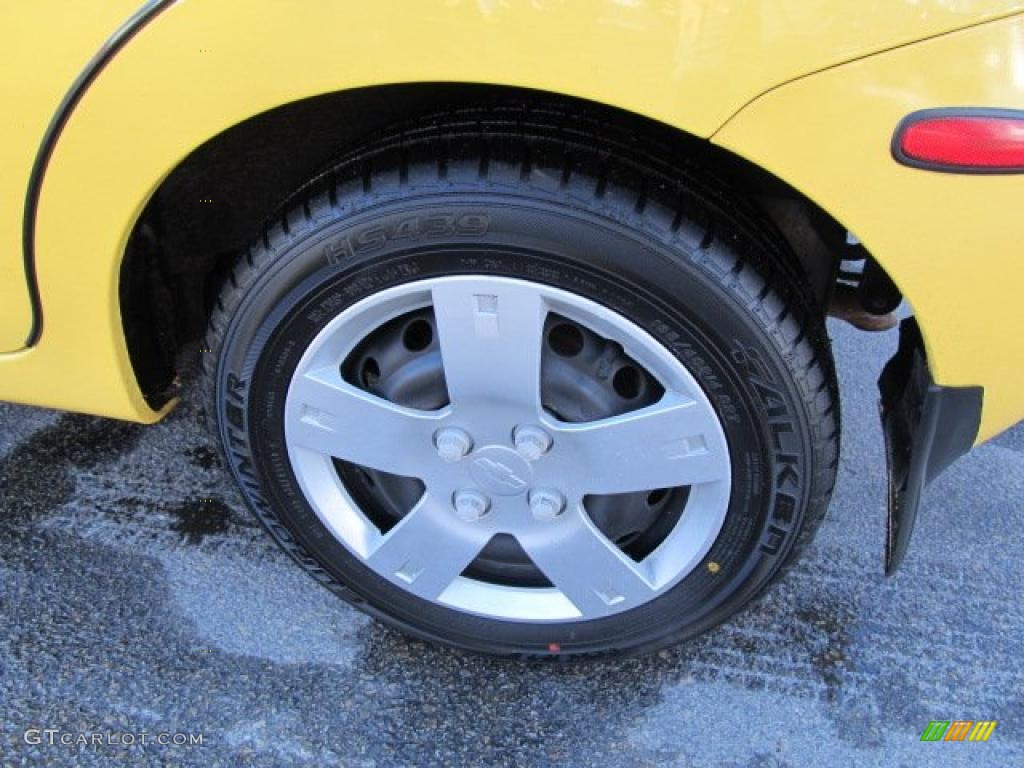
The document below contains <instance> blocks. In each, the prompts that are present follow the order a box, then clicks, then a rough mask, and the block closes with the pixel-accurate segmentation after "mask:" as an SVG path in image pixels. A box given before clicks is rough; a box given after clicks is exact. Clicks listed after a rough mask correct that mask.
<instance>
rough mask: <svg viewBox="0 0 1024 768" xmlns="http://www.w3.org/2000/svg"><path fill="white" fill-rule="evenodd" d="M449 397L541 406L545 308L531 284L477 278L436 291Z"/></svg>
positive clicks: (455, 401)
mask: <svg viewBox="0 0 1024 768" xmlns="http://www.w3.org/2000/svg"><path fill="white" fill-rule="evenodd" d="M432 294H433V302H434V317H435V319H436V322H437V329H438V336H439V340H440V344H441V357H442V359H443V360H444V372H445V380H446V381H447V384H448V395H449V398H450V399H451V402H452V404H453V405H455V406H456V408H457V407H458V406H459V404H460V403H463V402H476V403H478V404H479V403H482V404H487V405H490V404H514V405H518V406H520V407H522V406H524V405H526V406H528V407H531V408H535V409H537V410H538V411H539V408H540V355H541V343H542V335H543V327H544V315H545V313H546V309H545V305H544V302H543V300H542V299H541V296H540V294H539V293H538V291H537V290H536V289H535V288H533V287H531V286H528V285H522V284H515V283H502V282H497V281H484V280H474V279H470V278H467V279H464V280H452V281H448V282H445V283H442V284H440V285H437V286H435V287H434V288H433V291H432Z"/></svg>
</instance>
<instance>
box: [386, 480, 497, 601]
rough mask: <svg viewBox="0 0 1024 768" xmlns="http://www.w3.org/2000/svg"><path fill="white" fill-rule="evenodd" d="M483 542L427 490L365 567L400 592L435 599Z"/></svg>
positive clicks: (481, 535)
mask: <svg viewBox="0 0 1024 768" xmlns="http://www.w3.org/2000/svg"><path fill="white" fill-rule="evenodd" d="M489 538H490V537H489V535H488V534H486V533H485V532H483V531H482V530H481V529H478V528H473V527H472V526H467V525H465V524H460V523H459V521H458V520H457V519H456V518H455V517H454V515H453V513H452V510H451V504H450V503H449V502H448V501H447V500H445V499H442V498H439V497H436V496H434V495H433V494H431V493H430V492H429V491H427V492H426V493H425V494H424V495H423V497H422V498H421V499H420V500H419V502H417V503H416V506H415V507H413V508H412V510H410V511H409V513H408V514H407V515H406V516H405V517H403V518H402V519H401V520H400V521H399V522H398V524H397V525H395V527H394V528H392V529H391V530H390V531H388V532H387V534H385V535H384V536H383V538H382V539H381V541H380V543H379V544H378V546H377V548H376V549H374V550H373V552H371V553H370V555H369V556H368V557H367V559H366V562H367V564H368V565H369V566H370V567H371V568H373V569H374V570H375V571H377V572H378V573H379V574H381V575H382V576H384V577H385V578H387V579H389V580H391V581H393V582H395V583H396V584H398V585H399V586H401V587H402V588H403V589H405V590H407V591H409V592H413V593H415V594H417V595H419V596H420V597H422V598H425V599H428V600H436V599H437V597H438V596H439V595H440V594H441V593H442V592H444V590H445V588H446V587H447V586H448V585H449V584H451V583H452V581H453V580H454V579H455V578H456V577H457V576H458V575H459V574H461V573H462V572H463V571H464V570H465V569H466V566H468V565H469V564H470V563H471V562H473V560H474V558H476V556H477V555H478V554H480V551H481V550H482V549H483V548H484V546H485V545H486V544H487V541H488V539H489Z"/></svg>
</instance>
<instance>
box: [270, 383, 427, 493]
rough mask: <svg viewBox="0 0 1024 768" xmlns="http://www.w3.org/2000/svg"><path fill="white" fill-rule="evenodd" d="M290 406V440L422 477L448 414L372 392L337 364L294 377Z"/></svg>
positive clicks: (410, 475) (340, 457) (355, 460)
mask: <svg viewBox="0 0 1024 768" xmlns="http://www.w3.org/2000/svg"><path fill="white" fill-rule="evenodd" d="M288 409H289V417H288V418H287V424H288V440H289V441H291V442H292V443H294V444H295V445H299V446H302V447H305V448H310V449H312V450H314V451H317V452H319V453H324V454H328V455H330V456H335V457H337V458H339V459H344V460H345V461H351V462H353V463H355V464H360V465H362V466H365V467H371V468H373V469H379V470H382V471H385V472H391V473H393V474H396V475H405V476H407V477H418V476H419V474H418V473H420V472H422V470H423V467H424V466H426V462H427V461H429V460H430V458H431V455H432V453H433V444H432V439H433V434H434V431H435V430H436V429H437V427H438V425H439V423H440V421H441V420H442V419H443V418H444V417H445V415H446V412H445V411H417V410H415V409H412V408H403V407H402V406H400V405H395V404H394V403H392V402H389V401H387V400H385V399H383V398H381V397H377V396H375V395H371V394H370V393H368V392H364V391H363V390H361V389H359V388H357V387H354V386H352V385H351V384H349V383H348V382H346V381H345V380H344V379H342V378H341V375H340V374H339V372H338V371H337V369H335V368H320V369H317V370H312V371H309V372H307V373H306V374H304V375H303V376H301V377H298V378H296V379H295V380H294V381H293V382H292V385H291V388H290V390H289V393H288ZM435 458H436V457H435Z"/></svg>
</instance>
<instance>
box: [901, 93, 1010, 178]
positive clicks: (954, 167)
mask: <svg viewBox="0 0 1024 768" xmlns="http://www.w3.org/2000/svg"><path fill="white" fill-rule="evenodd" d="M892 152H893V156H894V157H895V158H896V159H897V160H898V161H899V162H901V163H903V164H904V165H909V166H912V167H915V168H924V169H928V170H933V171H946V172H948V173H1024V111H1020V110H1005V109H925V110H922V111H920V112H915V113H913V114H911V115H909V116H908V117H906V118H905V119H904V120H903V122H901V123H900V125H899V127H898V128H897V129H896V134H895V135H894V136H893V142H892Z"/></svg>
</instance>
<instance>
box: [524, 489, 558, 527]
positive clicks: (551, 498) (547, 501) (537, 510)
mask: <svg viewBox="0 0 1024 768" xmlns="http://www.w3.org/2000/svg"><path fill="white" fill-rule="evenodd" d="M529 500H530V511H531V512H532V513H533V516H534V518H535V519H537V520H554V519H555V518H556V517H558V516H559V515H560V514H562V512H564V511H565V496H563V495H562V494H561V492H560V491H556V490H549V489H541V490H536V491H530V496H529Z"/></svg>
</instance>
